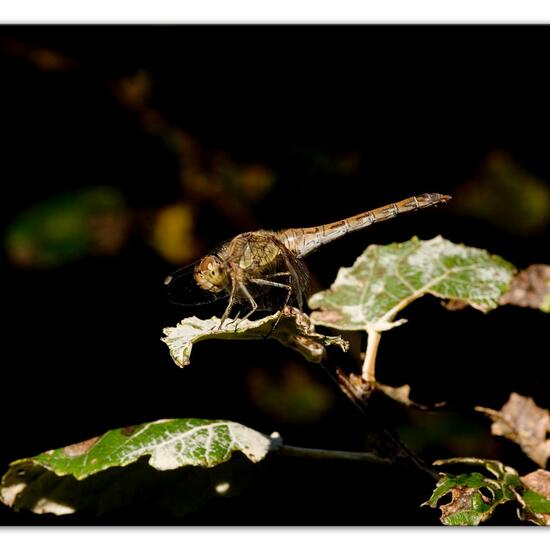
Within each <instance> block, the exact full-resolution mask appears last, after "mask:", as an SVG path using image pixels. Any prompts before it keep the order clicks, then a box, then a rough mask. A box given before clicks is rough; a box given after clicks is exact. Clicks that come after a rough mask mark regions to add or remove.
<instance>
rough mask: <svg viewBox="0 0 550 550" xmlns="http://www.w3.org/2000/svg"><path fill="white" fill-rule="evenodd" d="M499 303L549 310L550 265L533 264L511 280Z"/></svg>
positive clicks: (547, 311)
mask: <svg viewBox="0 0 550 550" xmlns="http://www.w3.org/2000/svg"><path fill="white" fill-rule="evenodd" d="M500 303H501V304H503V305H505V304H510V305H513V306H520V307H532V308H534V309H541V310H542V311H544V312H546V313H549V312H550V265H543V264H533V265H530V266H529V267H528V268H527V269H524V270H523V271H520V272H519V273H518V274H517V275H516V276H515V277H514V279H513V280H512V283H511V284H510V288H509V289H508V292H506V294H504V296H502V298H501V299H500Z"/></svg>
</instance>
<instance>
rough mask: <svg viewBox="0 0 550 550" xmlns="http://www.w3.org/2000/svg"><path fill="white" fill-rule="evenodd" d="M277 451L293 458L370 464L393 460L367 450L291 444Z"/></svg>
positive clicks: (386, 463) (391, 462)
mask: <svg viewBox="0 0 550 550" xmlns="http://www.w3.org/2000/svg"><path fill="white" fill-rule="evenodd" d="M279 452H280V453H281V454H282V455H284V456H291V457H294V458H320V459H332V460H353V461H359V462H370V463H371V464H385V465H389V464H393V460H391V459H389V458H383V457H381V456H378V455H377V454H375V453H369V452H354V451H338V450H328V449H310V448H307V447H293V446H291V445H283V446H282V447H281V449H280V450H279Z"/></svg>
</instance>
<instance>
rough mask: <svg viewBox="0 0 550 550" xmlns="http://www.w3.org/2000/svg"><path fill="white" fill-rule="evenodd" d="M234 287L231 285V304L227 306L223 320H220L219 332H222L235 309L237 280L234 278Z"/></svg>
mask: <svg viewBox="0 0 550 550" xmlns="http://www.w3.org/2000/svg"><path fill="white" fill-rule="evenodd" d="M231 279H232V283H233V284H232V285H231V294H230V295H229V303H228V304H227V307H226V308H225V311H224V312H223V315H222V318H221V320H220V324H219V326H218V330H220V329H221V328H222V326H223V324H224V323H225V321H226V320H227V318H228V317H229V314H230V313H231V310H232V309H233V306H234V305H235V289H236V288H237V287H236V285H235V280H234V278H233V277H232V278H231Z"/></svg>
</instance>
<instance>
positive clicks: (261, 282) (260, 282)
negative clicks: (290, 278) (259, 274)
mask: <svg viewBox="0 0 550 550" xmlns="http://www.w3.org/2000/svg"><path fill="white" fill-rule="evenodd" d="M289 275H290V273H289ZM250 282H252V283H255V284H257V285H264V286H274V287H277V288H284V289H286V290H287V291H288V293H287V295H286V299H285V303H284V304H283V307H281V309H280V311H279V317H278V318H277V321H275V324H274V325H273V328H272V329H271V332H273V331H274V330H275V328H276V327H277V325H278V324H279V321H280V320H281V317H282V316H283V311H284V309H285V307H286V306H287V304H288V301H289V300H290V296H291V294H292V287H291V286H290V285H285V284H283V283H276V282H274V281H267V280H265V279H250ZM271 332H270V334H271Z"/></svg>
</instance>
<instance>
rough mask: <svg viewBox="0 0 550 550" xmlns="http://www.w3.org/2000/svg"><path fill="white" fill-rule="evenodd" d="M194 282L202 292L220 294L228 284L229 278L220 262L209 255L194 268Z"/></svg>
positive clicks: (215, 257)
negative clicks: (207, 291)
mask: <svg viewBox="0 0 550 550" xmlns="http://www.w3.org/2000/svg"><path fill="white" fill-rule="evenodd" d="M195 281H196V282H197V284H198V285H199V286H200V287H201V288H202V289H204V290H209V291H210V292H220V291H222V290H223V289H224V288H226V287H227V285H228V284H229V276H228V274H227V270H226V269H225V266H224V264H223V262H222V260H220V259H219V258H218V257H217V256H212V255H210V256H205V257H204V258H203V259H202V260H201V261H200V262H199V263H198V264H197V266H196V267H195Z"/></svg>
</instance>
